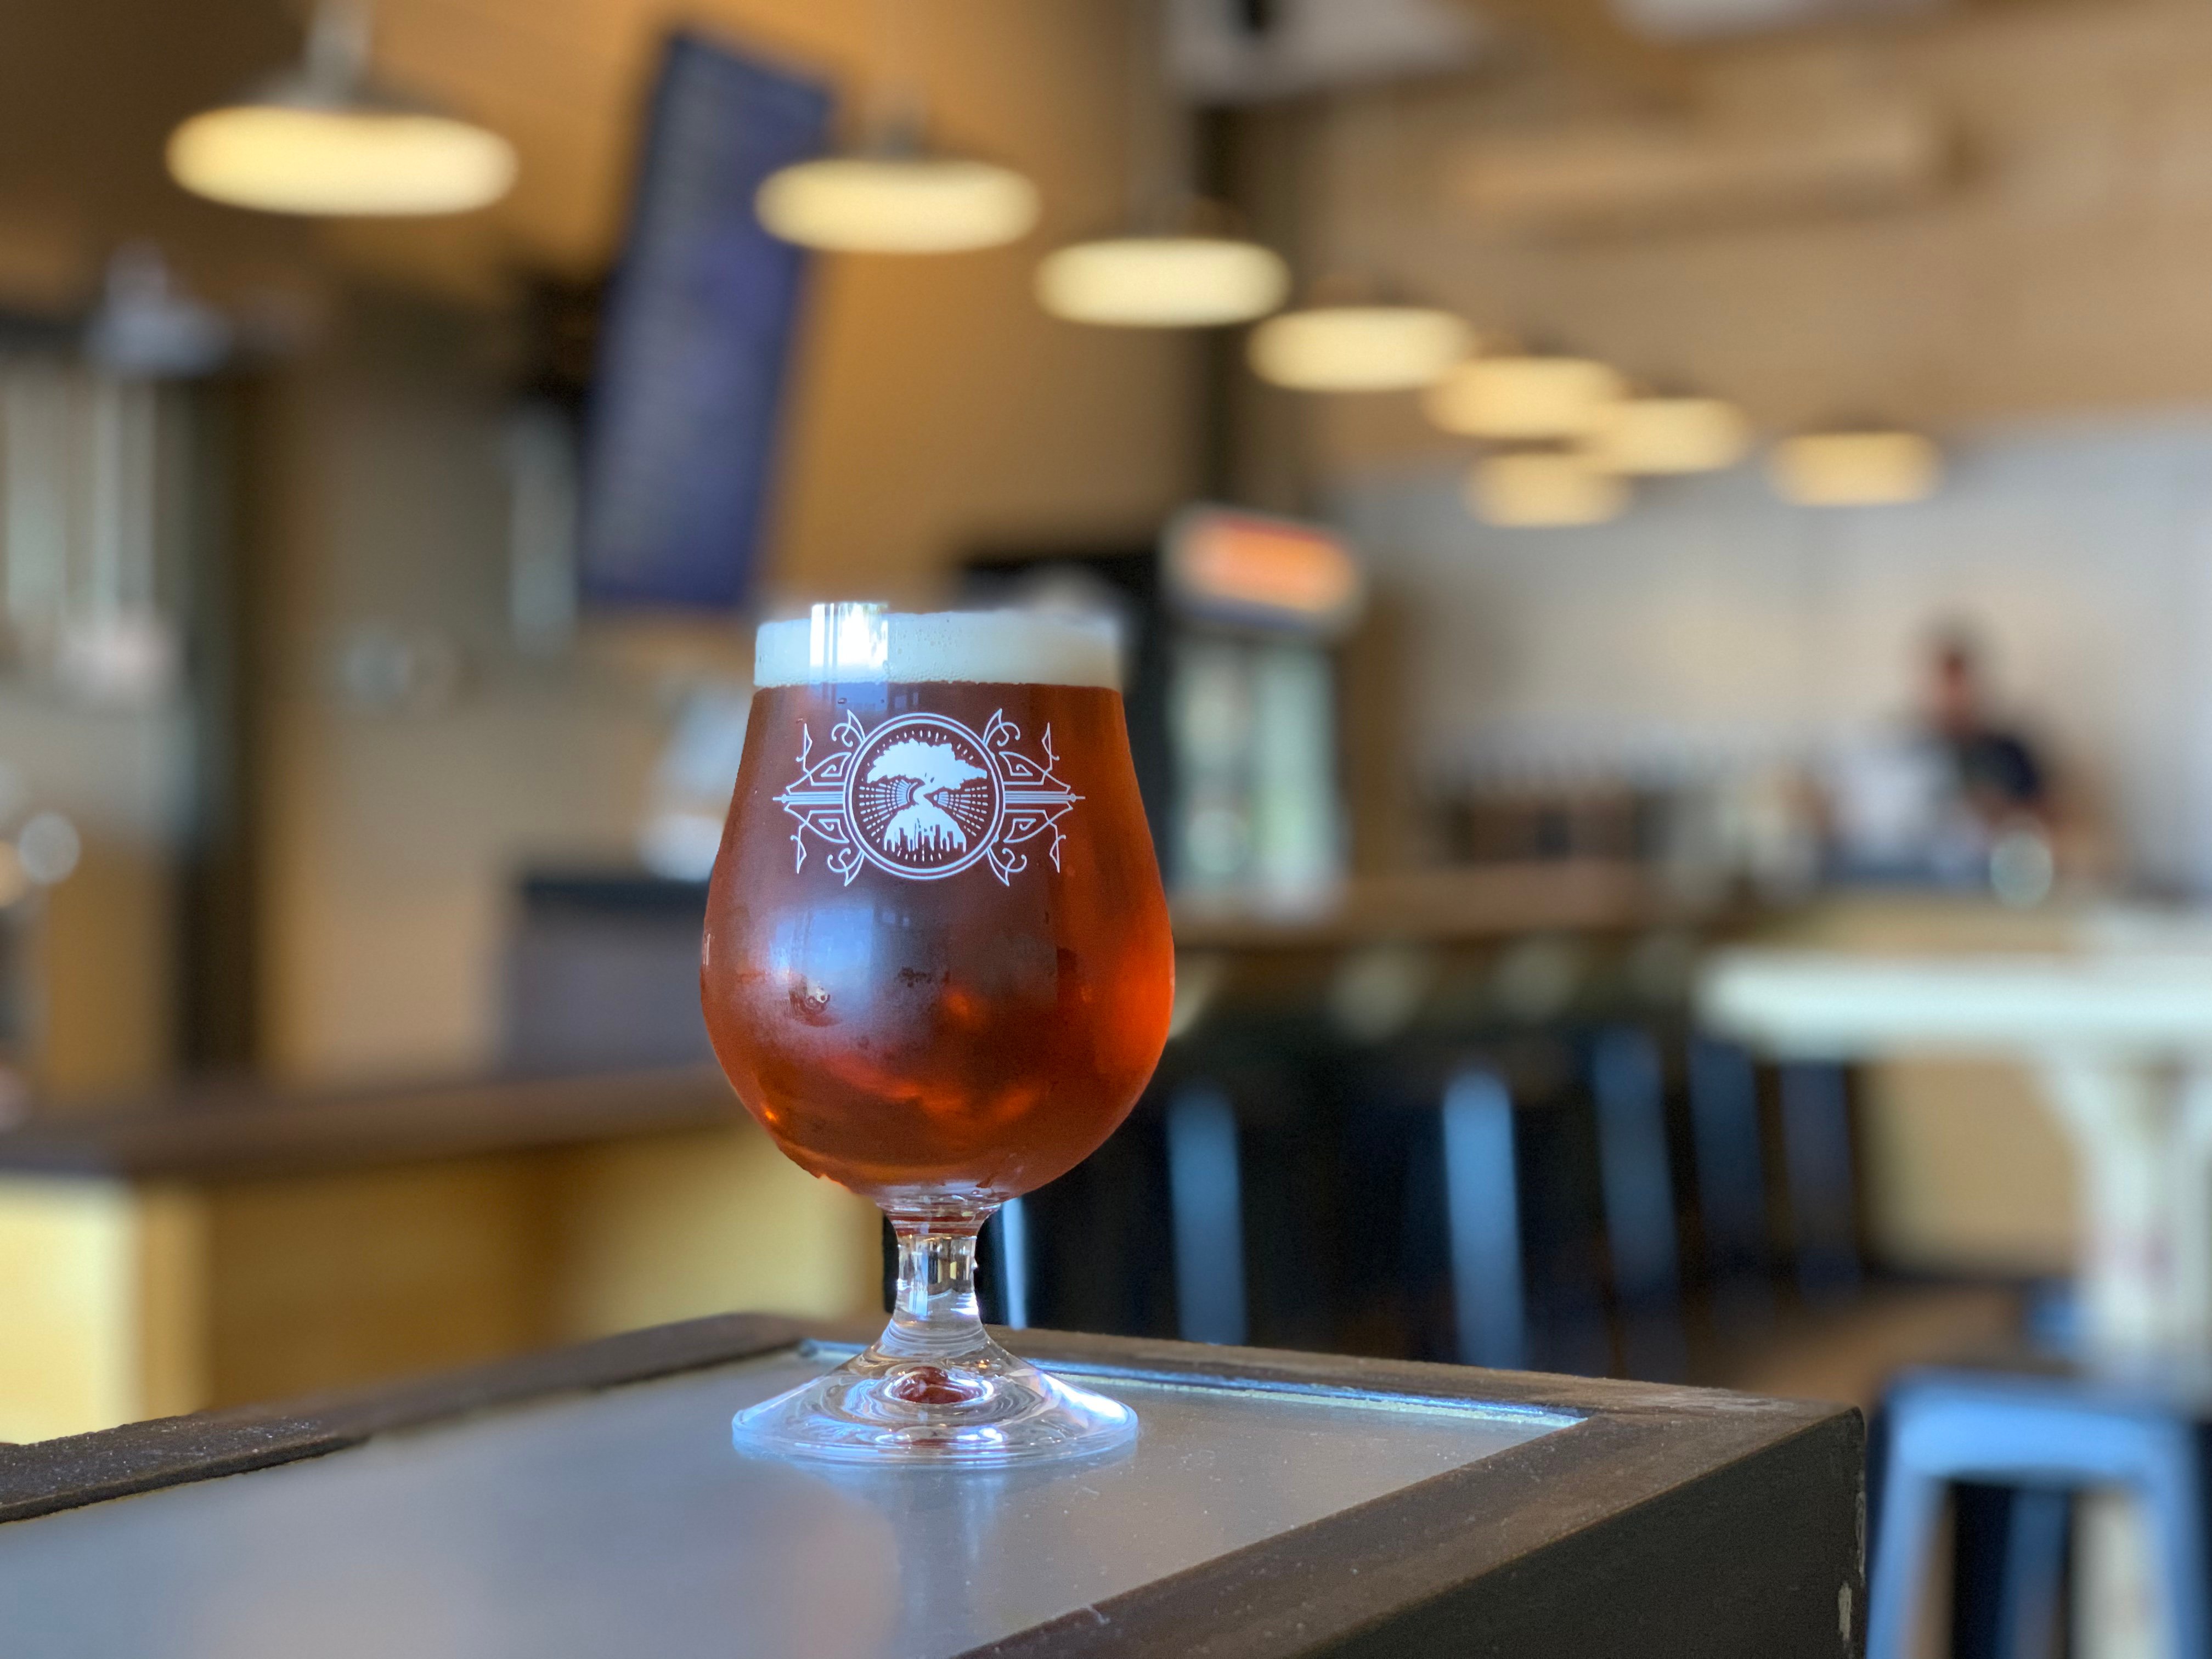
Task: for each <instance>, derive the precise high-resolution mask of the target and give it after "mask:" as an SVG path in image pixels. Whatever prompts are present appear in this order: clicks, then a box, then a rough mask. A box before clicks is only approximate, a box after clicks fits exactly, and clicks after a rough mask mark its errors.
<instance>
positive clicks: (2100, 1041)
mask: <svg viewBox="0 0 2212 1659" xmlns="http://www.w3.org/2000/svg"><path fill="white" fill-rule="evenodd" d="M1699 1002H1700V1011H1701V1012H1702V1014H1703V1016H1704V1018H1705V1022H1706V1024H1707V1025H1708V1026H1709V1027H1710V1028H1711V1029H1712V1030H1716V1031H1717V1032H1720V1033H1723V1034H1726V1035H1731V1036H1736V1037H1739V1038H1741V1039H1742V1040H1743V1041H1745V1042H1749V1043H1752V1044H1753V1045H1754V1046H1756V1047H1759V1048H1763V1049H1765V1051H1767V1052H1768V1053H1770V1054H1776V1055H1778V1056H1779V1057H1783V1058H1790V1059H1800V1060H1857V1059H1871V1058H1875V1057H1888V1056H1892V1055H1898V1054H1948V1055H1984V1056H1995V1057H2001V1058H2006V1059H2017V1060H2025V1061H2027V1063H2028V1064H2029V1065H2030V1066H2032V1067H2033V1070H2034V1072H2035V1073H2036V1074H2037V1075H2038V1076H2039V1078H2040V1079H2041V1080H2042V1083H2043V1086H2044V1089H2045V1092H2046V1093H2047V1095H2048V1097H2049V1098H2050V1102H2051V1106H2052V1107H2053V1108H2054V1109H2056V1110H2057V1114H2058V1115H2059V1118H2060V1120H2061V1121H2063V1123H2064V1124H2065V1125H2066V1127H2067V1129H2068V1130H2069V1133H2070V1134H2071V1135H2072V1137H2073V1140H2074V1144H2075V1148H2076V1150H2077V1152H2078V1153H2079V1156H2080V1158H2081V1180H2082V1185H2083V1199H2084V1203H2083V1206H2082V1213H2083V1216H2084V1218H2085V1221H2086V1224H2087V1233H2086V1237H2085V1240H2084V1243H2083V1247H2082V1254H2081V1261H2080V1264H2079V1266H2078V1269H2077V1279H2078V1288H2079V1291H2080V1294H2081V1314H2082V1322H2083V1333H2084V1338H2085V1340H2086V1342H2087V1346H2089V1348H2090V1349H2091V1350H2092V1351H2093V1352H2096V1353H2099V1354H2105V1355H2112V1356H2115V1357H2128V1356H2135V1355H2155V1354H2162V1353H2172V1352H2203V1351H2205V1350H2207V1349H2212V949H2208V950H2206V951H2203V952H2202V953H2201V954H2200V953H2199V952H2197V951H2193V950H2184V949H2167V948H2159V947H2156V946H2150V947H2126V946H2121V947H2106V948H2091V949H2086V950H2084V951H2080V952H2078V953H2075V954H2069V955H2057V954H2054V955H2051V956H2044V957H2029V956H1995V955H1990V956H1976V955H1960V956H1953V957H1906V956H1882V957H1875V956H1862V955H1857V954H1847V953H1842V952H1823V951H1793V950H1757V949H1747V950H1737V951H1725V952H1723V953H1721V954H1719V955H1718V956H1717V957H1716V958H1715V959H1714V960H1713V962H1712V963H1711V964H1710V966H1709V967H1708V969H1707V970H1706V973H1705V978H1704V981H1703V984H1702V986H1701V987H1700V994H1699Z"/></svg>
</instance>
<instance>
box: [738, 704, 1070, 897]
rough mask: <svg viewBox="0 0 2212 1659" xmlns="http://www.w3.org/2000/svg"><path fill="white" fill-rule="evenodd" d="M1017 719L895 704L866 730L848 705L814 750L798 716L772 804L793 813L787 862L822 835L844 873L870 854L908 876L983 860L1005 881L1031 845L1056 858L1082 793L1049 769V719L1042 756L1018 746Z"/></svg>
mask: <svg viewBox="0 0 2212 1659" xmlns="http://www.w3.org/2000/svg"><path fill="white" fill-rule="evenodd" d="M1021 737H1022V733H1021V729H1020V728H1019V727H1018V726H1015V725H1014V724H1013V723H1012V721H1011V720H1007V719H1006V714H1005V713H1004V711H1003V710H1001V711H1000V712H999V713H996V714H993V715H992V716H991V719H990V722H989V724H987V726H984V728H983V730H982V732H981V734H980V735H979V734H978V733H976V732H974V731H972V730H971V729H969V727H968V726H964V725H963V724H962V723H961V722H960V721H958V720H951V719H949V718H947V717H946V716H945V715H943V714H901V715H899V716H897V717H896V719H893V720H885V721H884V723H883V724H882V725H880V726H877V727H876V728H875V729H874V730H873V731H872V732H871V731H869V730H868V729H867V728H866V727H865V726H862V725H861V724H860V720H859V718H858V717H857V716H855V715H853V714H847V715H846V716H845V717H844V718H843V719H842V720H839V721H838V722H837V724H836V726H835V727H834V728H833V729H832V730H831V732H830V733H829V744H830V746H829V751H828V752H827V753H826V754H824V755H823V757H821V758H820V759H818V760H817V759H816V758H814V734H813V732H812V731H811V729H810V728H809V727H807V726H805V725H804V724H802V725H801V726H799V756H798V760H799V776H798V778H797V779H796V780H795V781H793V783H792V784H791V786H790V787H788V788H787V789H786V790H784V792H783V793H781V794H780V795H778V796H777V797H776V798H775V799H776V804H777V805H780V806H781V807H782V808H783V810H784V811H787V812H788V813H789V814H790V815H791V816H792V817H793V819H794V820H796V827H795V828H794V829H793V830H792V832H791V843H792V846H793V848H794V849H795V851H794V854H793V865H792V867H793V870H794V871H803V870H804V869H805V867H806V855H807V837H808V836H814V837H816V838H817V839H818V840H820V841H822V842H823V843H825V845H826V848H827V851H826V854H825V858H824V862H826V863H827V864H828V865H829V869H830V870H831V872H833V873H835V874H836V875H837V876H839V877H842V878H843V879H844V880H845V882H846V883H848V884H850V883H851V881H852V880H853V878H854V877H855V876H857V875H859V874H860V871H861V870H862V868H863V867H864V866H867V865H871V864H872V865H874V866H876V867H877V868H878V869H879V870H884V871H888V872H890V874H892V875H895V876H903V877H905V878H908V879H909V880H915V881H934V880H937V879H939V878H942V877H945V876H951V875H957V874H958V873H959V872H961V871H963V870H966V869H969V868H972V867H973V866H975V865H976V864H979V863H982V864H987V865H988V866H990V868H991V873H992V874H994V875H995V876H996V877H998V878H999V879H1000V881H1001V882H1002V883H1005V882H1011V881H1012V878H1014V876H1015V875H1017V874H1018V873H1019V872H1021V871H1023V870H1025V869H1027V868H1028V867H1029V854H1030V851H1031V850H1033V847H1032V844H1033V843H1036V842H1038V839H1039V837H1041V836H1049V837H1050V839H1049V840H1048V841H1046V842H1043V843H1042V849H1041V850H1042V851H1043V852H1044V853H1045V854H1046V855H1047V856H1048V857H1049V858H1050V859H1051V860H1052V867H1053V868H1054V870H1057V869H1059V868H1060V848H1061V846H1062V844H1063V843H1064V842H1065V841H1066V836H1065V835H1064V834H1063V833H1062V831H1061V829H1060V820H1061V819H1062V818H1064V817H1066V816H1067V814H1068V812H1069V811H1070V810H1071V809H1072V808H1073V806H1074V805H1075V804H1076V802H1078V801H1079V800H1081V799H1083V797H1082V796H1080V795H1078V794H1075V793H1073V792H1072V791H1070V790H1069V789H1068V787H1066V785H1065V784H1063V783H1062V782H1061V781H1060V779H1059V777H1058V776H1057V775H1056V772H1057V769H1058V768H1059V765H1060V757H1059V756H1058V755H1057V754H1056V753H1054V750H1053V746H1052V728H1051V727H1050V726H1046V727H1045V729H1044V732H1043V735H1042V738H1040V739H1039V745H1038V746H1039V748H1040V749H1041V750H1042V754H1043V759H1042V760H1036V759H1034V758H1032V757H1030V756H1028V755H1025V754H1024V753H1023V752H1022V751H1021V750H1019V749H1018V748H1017V747H1016V745H1017V744H1019V743H1020V742H1021Z"/></svg>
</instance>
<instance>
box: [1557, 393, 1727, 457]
mask: <svg viewBox="0 0 2212 1659" xmlns="http://www.w3.org/2000/svg"><path fill="white" fill-rule="evenodd" d="M1750 448H1751V423H1750V422H1748V421H1747V420H1746V419H1745V418H1744V414H1743V411H1742V410H1740V409H1738V408H1737V407H1736V406H1735V404H1731V403H1729V402H1727V401H1726V400H1725V399H1723V398H1679V397H1638V398H1622V399H1620V401H1619V402H1617V403H1614V404H1611V405H1609V406H1607V408H1606V409H1604V410H1602V411H1601V414H1600V416H1599V419H1598V423H1597V426H1596V427H1595V429H1594V430H1593V431H1592V432H1591V433H1590V435H1589V440H1588V442H1587V443H1586V445H1585V447H1584V451H1583V453H1585V454H1586V455H1588V456H1589V459H1590V461H1591V462H1592V463H1593V464H1594V465H1597V466H1599V467H1601V468H1602V469H1603V470H1605V471H1607V472H1618V473H1620V474H1622V475H1624V476H1625V477H1663V476H1668V475H1677V476H1679V475H1681V474H1686V473H1692V472H1720V471H1726V470H1727V469H1728V468H1729V467H1732V466H1734V465H1735V464H1736V463H1737V462H1738V461H1740V460H1741V459H1743V458H1744V456H1745V455H1746V453H1748V452H1749V450H1750Z"/></svg>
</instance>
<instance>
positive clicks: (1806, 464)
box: [1766, 431, 1943, 507]
mask: <svg viewBox="0 0 2212 1659" xmlns="http://www.w3.org/2000/svg"><path fill="white" fill-rule="evenodd" d="M1766 474H1767V478H1768V480H1769V481H1770V482H1771V483H1772V484H1773V486H1774V489H1775V493H1776V494H1777V495H1780V496H1781V497H1782V498H1783V500H1784V501H1794V502H1796V504H1797V505H1798V506H1800V507H1881V506H1889V505H1894V504H1896V503H1899V502H1903V501H1923V500H1925V499H1926V498H1927V497H1928V496H1929V495H1934V494H1935V493H1936V487H1937V486H1938V485H1939V484H1941V483H1942V481H1943V458H1942V453H1941V452H1939V451H1938V450H1937V449H1936V446H1935V444H1934V443H1933V442H1932V441H1929V439H1927V438H1924V437H1923V436H1922V435H1920V434H1918V433H1917V432H1887V431H1862V432H1808V433H1804V434H1802V435H1799V436H1797V437H1795V438H1785V439H1784V440H1783V441H1781V442H1780V443H1778V444H1777V445H1775V446H1774V448H1773V450H1772V451H1771V453H1769V455H1768V456H1767V462H1766Z"/></svg>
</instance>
